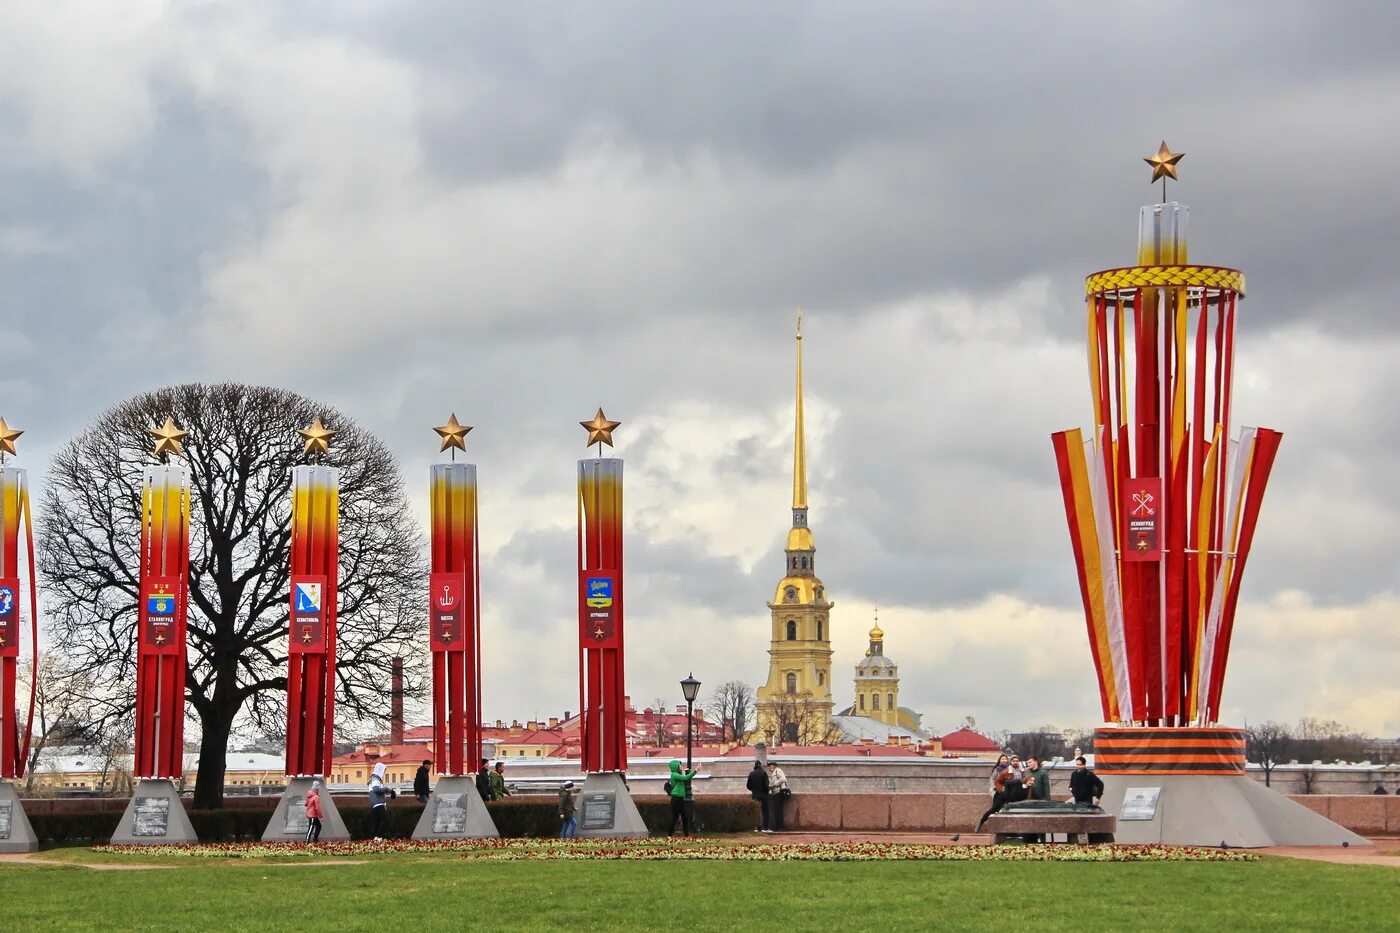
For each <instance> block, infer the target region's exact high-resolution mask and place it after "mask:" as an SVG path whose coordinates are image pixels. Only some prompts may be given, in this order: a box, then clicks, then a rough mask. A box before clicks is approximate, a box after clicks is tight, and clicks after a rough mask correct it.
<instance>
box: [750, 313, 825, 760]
mask: <svg viewBox="0 0 1400 933" xmlns="http://www.w3.org/2000/svg"><path fill="white" fill-rule="evenodd" d="M796 409H797V418H796V432H795V437H794V439H793V450H792V529H791V530H790V531H789V532H788V536H787V547H786V548H785V549H784V550H785V553H786V556H787V574H786V576H784V577H783V579H782V580H781V581H779V583H778V588H777V590H776V591H775V593H774V594H773V601H772V602H770V603H769V604H768V610H769V612H770V613H771V616H772V639H771V641H770V643H769V647H768V682H767V683H766V684H764V685H763V686H762V687H759V688H758V691H757V693H758V703H757V713H758V728H759V732H760V733H761V734H762V735H763V736H764V737H765V738H767V739H769V740H770V741H776V742H787V743H797V742H803V743H811V742H817V741H822V740H824V738H825V735H826V732H827V728H828V723H829V722H830V720H831V713H832V701H831V625H830V610H831V607H832V605H833V603H832V602H831V601H830V600H828V599H827V596H826V588H825V587H824V586H823V585H822V581H821V580H820V579H818V578H817V574H816V552H817V549H816V547H815V545H813V543H812V530H811V529H810V528H809V527H808V526H807V441H806V437H805V434H804V431H803V422H802V312H800V311H799V312H798V314H797V405H796Z"/></svg>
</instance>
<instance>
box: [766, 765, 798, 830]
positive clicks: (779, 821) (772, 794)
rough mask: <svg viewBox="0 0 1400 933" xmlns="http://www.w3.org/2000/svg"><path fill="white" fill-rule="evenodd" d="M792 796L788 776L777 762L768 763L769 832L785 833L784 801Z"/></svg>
mask: <svg viewBox="0 0 1400 933" xmlns="http://www.w3.org/2000/svg"><path fill="white" fill-rule="evenodd" d="M791 796H792V791H791V790H789V789H788V782H787V775H786V774H784V773H783V769H782V768H779V767H778V763H777V762H776V761H770V762H768V807H769V812H768V831H769V832H770V833H777V832H782V831H783V829H784V825H783V801H785V800H787V799H788V798H789V797H791Z"/></svg>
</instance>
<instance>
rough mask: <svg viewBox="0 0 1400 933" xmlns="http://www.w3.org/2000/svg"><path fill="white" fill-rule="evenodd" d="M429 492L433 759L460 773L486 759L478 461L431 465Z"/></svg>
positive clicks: (442, 767) (454, 773)
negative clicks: (483, 749)
mask: <svg viewBox="0 0 1400 933" xmlns="http://www.w3.org/2000/svg"><path fill="white" fill-rule="evenodd" d="M454 420H455V418H454ZM430 494H431V514H432V564H431V572H430V575H429V578H428V619H429V627H428V643H429V647H430V648H431V650H432V654H433V758H434V764H435V766H436V768H437V772H438V773H439V774H444V775H448V776H452V777H456V776H460V775H464V774H469V773H471V772H472V771H474V770H476V768H477V766H478V763H479V762H480V760H481V676H480V658H481V633H480V630H479V628H478V625H477V618H478V612H479V609H480V605H481V590H480V587H479V585H478V582H477V580H478V568H479V562H478V558H477V543H476V529H477V524H476V522H477V519H476V465H475V464H472V463H437V464H433V466H432V468H431V474H430Z"/></svg>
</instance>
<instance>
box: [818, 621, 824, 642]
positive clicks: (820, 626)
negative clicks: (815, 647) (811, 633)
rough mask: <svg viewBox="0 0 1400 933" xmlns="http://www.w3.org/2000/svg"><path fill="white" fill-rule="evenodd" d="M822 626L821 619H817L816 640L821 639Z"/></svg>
mask: <svg viewBox="0 0 1400 933" xmlns="http://www.w3.org/2000/svg"><path fill="white" fill-rule="evenodd" d="M822 628H823V626H822V620H821V619H818V620H817V641H821V640H822Z"/></svg>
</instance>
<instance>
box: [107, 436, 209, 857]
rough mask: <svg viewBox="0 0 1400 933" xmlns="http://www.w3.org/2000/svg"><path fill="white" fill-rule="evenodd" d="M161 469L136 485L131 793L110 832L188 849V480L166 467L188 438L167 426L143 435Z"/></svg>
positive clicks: (185, 473)
mask: <svg viewBox="0 0 1400 933" xmlns="http://www.w3.org/2000/svg"><path fill="white" fill-rule="evenodd" d="M150 433H151V434H152V435H153V436H154V437H155V439H156V443H155V452H156V455H157V456H158V457H160V459H161V465H160V466H153V467H147V468H146V471H145V474H144V475H143V476H142V480H141V552H140V571H141V579H140V596H139V598H138V600H137V606H136V735H135V738H134V742H133V762H132V774H133V775H134V776H135V777H136V779H137V782H136V788H135V790H134V791H133V792H132V798H131V803H130V804H129V805H128V806H127V809H126V813H124V814H123V815H122V818H121V821H120V822H119V823H118V824H117V829H116V832H114V833H113V834H112V841H113V842H114V843H119V844H128V845H130V844H137V845H141V844H157V843H169V842H195V841H197V840H196V838H195V834H194V827H193V826H192V825H190V821H189V817H187V816H186V815H185V810H184V806H183V804H182V803H181V799H180V791H181V789H182V788H183V784H184V780H183V779H184V774H185V674H186V654H185V611H186V604H187V599H188V596H189V572H190V473H189V470H187V469H186V468H184V467H181V466H171V465H170V464H169V458H170V456H171V455H172V454H173V455H175V456H179V455H180V454H182V453H183V452H184V448H183V444H184V442H185V438H186V437H187V436H188V434H189V432H187V431H182V430H180V429H179V428H178V427H176V426H175V422H174V420H173V419H171V418H166V419H165V424H164V425H162V426H161V427H159V428H156V429H154V430H152V431H151V432H150Z"/></svg>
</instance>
